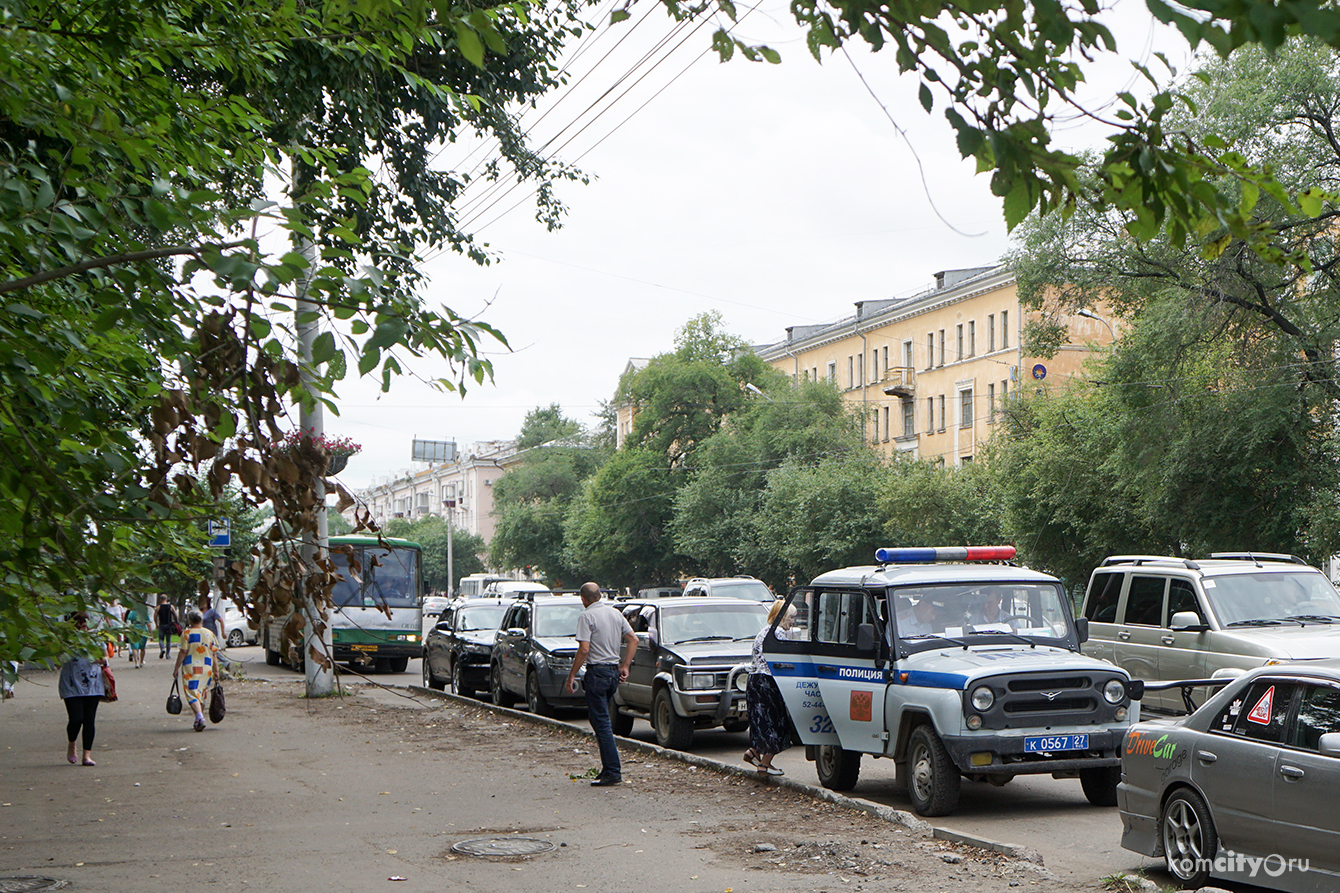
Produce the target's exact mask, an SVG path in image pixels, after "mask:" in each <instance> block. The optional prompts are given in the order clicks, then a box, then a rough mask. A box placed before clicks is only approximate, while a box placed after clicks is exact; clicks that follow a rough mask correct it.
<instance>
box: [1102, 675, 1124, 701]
mask: <svg viewBox="0 0 1340 893" xmlns="http://www.w3.org/2000/svg"><path fill="white" fill-rule="evenodd" d="M1103 698H1104V699H1105V700H1106V701H1107V702H1108V703H1109V704H1120V703H1121V702H1122V701H1123V700H1125V699H1126V686H1124V685H1122V684H1121V680H1120V679H1109V680H1107V685H1104V686H1103Z"/></svg>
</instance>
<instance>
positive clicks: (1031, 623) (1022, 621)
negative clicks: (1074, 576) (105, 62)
mask: <svg viewBox="0 0 1340 893" xmlns="http://www.w3.org/2000/svg"><path fill="white" fill-rule="evenodd" d="M1064 598H1065V596H1064V594H1063V593H1062V591H1061V587H1060V586H1059V585H1057V584H1054V583H1008V582H991V583H971V584H965V583H950V584H930V585H922V586H905V587H899V588H896V589H893V590H891V591H890V599H891V601H892V603H893V605H894V625H895V627H896V628H897V631H898V637H899V638H900V639H902V640H904V641H910V642H922V641H930V640H934V639H937V638H941V639H955V640H958V639H963V638H964V637H968V636H971V637H974V638H975V637H984V638H985V637H992V636H1000V637H1004V638H1009V637H1011V636H1013V637H1019V636H1023V637H1025V638H1028V639H1030V640H1031V639H1034V638H1042V639H1066V638H1068V636H1069V635H1070V629H1071V626H1070V614H1069V612H1068V611H1067V610H1066V608H1065V604H1064Z"/></svg>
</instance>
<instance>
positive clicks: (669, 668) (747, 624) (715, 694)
mask: <svg viewBox="0 0 1340 893" xmlns="http://www.w3.org/2000/svg"><path fill="white" fill-rule="evenodd" d="M619 607H620V610H622V611H623V615H624V617H626V618H627V619H628V623H629V625H630V626H632V627H633V632H634V633H635V634H636V635H637V651H636V652H635V653H634V655H633V662H632V665H631V666H630V667H629V669H628V680H627V681H626V682H622V683H620V684H619V688H618V690H617V691H616V692H615V695H614V705H613V706H614V709H613V710H612V711H611V713H610V717H611V719H612V721H613V725H614V732H615V734H617V735H625V736H626V735H627V734H628V733H629V732H631V731H632V729H633V720H634V718H635V717H636V718H641V719H645V720H647V721H648V722H650V723H651V727H652V729H654V730H655V732H656V743H657V744H659V745H661V746H662V747H670V748H674V749H675V750H687V749H688V748H689V746H690V744H692V742H693V733H694V731H695V730H696V729H710V728H714V727H716V726H724V727H725V729H726V730H727V731H729V732H742V731H744V730H745V729H747V728H748V727H749V716H748V713H747V711H746V705H745V697H744V692H742V691H739V690H738V689H735V688H732V687H731V686H730V679H731V671H732V670H733V669H734V668H736V667H739V666H742V665H746V664H748V662H749V652H750V649H751V648H752V646H753V644H754V637H755V636H757V635H758V631H759V630H760V629H762V628H763V625H764V624H765V623H766V622H767V619H768V608H767V606H766V605H763V604H761V603H758V602H754V601H749V600H746V599H738V598H729V597H720V596H718V597H715V598H712V597H707V596H704V597H701V598H694V599H688V598H674V599H645V600H640V601H630V602H625V603H623V604H622V605H620V606H619Z"/></svg>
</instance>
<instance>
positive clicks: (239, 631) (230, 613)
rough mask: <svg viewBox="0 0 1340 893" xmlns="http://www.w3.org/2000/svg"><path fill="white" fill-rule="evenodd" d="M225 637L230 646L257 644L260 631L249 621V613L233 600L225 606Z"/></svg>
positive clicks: (238, 646)
mask: <svg viewBox="0 0 1340 893" xmlns="http://www.w3.org/2000/svg"><path fill="white" fill-rule="evenodd" d="M222 613H223V637H224V639H225V640H226V641H227V643H228V647H229V648H240V647H242V646H243V645H255V644H256V641H257V637H258V636H259V635H260V631H259V630H257V629H256V628H255V627H253V626H251V625H250V624H249V623H248V622H247V615H246V613H245V612H243V611H242V610H240V609H239V608H238V607H237V605H235V604H233V603H232V602H225V604H224V607H223V612H222Z"/></svg>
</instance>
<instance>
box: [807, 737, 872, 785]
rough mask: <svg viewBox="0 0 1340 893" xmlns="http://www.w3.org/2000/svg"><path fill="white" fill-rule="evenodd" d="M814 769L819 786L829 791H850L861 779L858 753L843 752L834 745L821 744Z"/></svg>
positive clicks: (859, 755) (852, 751) (851, 751)
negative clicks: (817, 775)
mask: <svg viewBox="0 0 1340 893" xmlns="http://www.w3.org/2000/svg"><path fill="white" fill-rule="evenodd" d="M814 769H815V771H816V772H818V773H819V784H821V785H823V786H824V787H826V788H828V789H829V790H830V791H850V790H851V789H852V788H854V787H856V782H857V780H858V779H859V778H860V777H861V754H860V751H855V750H843V749H842V748H840V747H838V746H837V745H836V744H821V745H819V755H818V757H817V758H816V759H815V761H814Z"/></svg>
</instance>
